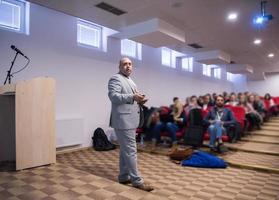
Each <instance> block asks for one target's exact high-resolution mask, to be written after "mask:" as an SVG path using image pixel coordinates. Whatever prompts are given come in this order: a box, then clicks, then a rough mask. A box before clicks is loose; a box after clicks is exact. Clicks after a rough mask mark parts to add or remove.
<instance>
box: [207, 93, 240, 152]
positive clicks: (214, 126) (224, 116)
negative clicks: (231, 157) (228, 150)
mask: <svg viewBox="0 0 279 200" xmlns="http://www.w3.org/2000/svg"><path fill="white" fill-rule="evenodd" d="M205 123H206V124H208V125H209V127H208V132H209V134H210V143H209V147H210V149H211V150H212V151H215V152H216V151H222V149H223V141H222V134H223V133H226V128H228V127H230V126H233V125H235V123H236V120H235V118H234V116H233V113H232V111H231V110H230V109H228V108H225V107H224V97H223V96H222V95H218V96H217V98H216V105H215V107H213V108H212V109H211V110H210V111H209V113H208V114H207V116H206V117H205ZM216 142H217V146H216Z"/></svg>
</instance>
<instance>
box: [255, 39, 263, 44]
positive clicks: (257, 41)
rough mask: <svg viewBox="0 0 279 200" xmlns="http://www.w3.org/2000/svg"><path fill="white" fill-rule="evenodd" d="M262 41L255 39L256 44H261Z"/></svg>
mask: <svg viewBox="0 0 279 200" xmlns="http://www.w3.org/2000/svg"><path fill="white" fill-rule="evenodd" d="M261 43H262V40H261V39H255V40H254V44H261Z"/></svg>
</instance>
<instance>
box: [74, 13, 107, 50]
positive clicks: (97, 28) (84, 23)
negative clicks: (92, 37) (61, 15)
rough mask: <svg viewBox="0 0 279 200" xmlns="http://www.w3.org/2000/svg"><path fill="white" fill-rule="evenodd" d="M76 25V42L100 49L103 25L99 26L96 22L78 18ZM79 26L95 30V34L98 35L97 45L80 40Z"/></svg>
mask: <svg viewBox="0 0 279 200" xmlns="http://www.w3.org/2000/svg"><path fill="white" fill-rule="evenodd" d="M76 27H77V43H78V45H80V46H83V47H89V48H93V49H99V50H101V49H102V43H103V27H102V26H99V25H98V24H95V23H92V22H90V21H87V20H84V19H80V18H78V19H77V26H76ZM80 27H83V28H87V29H91V30H95V31H96V32H97V33H98V34H96V35H98V37H99V38H98V42H97V43H98V44H97V46H95V45H94V44H90V43H86V42H84V41H82V35H81V33H80V32H81V30H80ZM93 43H94V42H93Z"/></svg>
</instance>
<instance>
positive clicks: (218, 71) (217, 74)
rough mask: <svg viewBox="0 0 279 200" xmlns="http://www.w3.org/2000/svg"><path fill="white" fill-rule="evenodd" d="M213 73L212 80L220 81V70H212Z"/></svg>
mask: <svg viewBox="0 0 279 200" xmlns="http://www.w3.org/2000/svg"><path fill="white" fill-rule="evenodd" d="M213 73H214V78H217V79H221V68H214V69H213Z"/></svg>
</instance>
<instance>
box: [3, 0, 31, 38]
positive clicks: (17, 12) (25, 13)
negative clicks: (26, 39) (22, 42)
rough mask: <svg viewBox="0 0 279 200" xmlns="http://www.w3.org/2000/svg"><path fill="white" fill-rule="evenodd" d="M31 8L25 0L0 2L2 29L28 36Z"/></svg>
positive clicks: (4, 0)
mask: <svg viewBox="0 0 279 200" xmlns="http://www.w3.org/2000/svg"><path fill="white" fill-rule="evenodd" d="M29 8H30V4H29V3H28V2H26V1H23V0H0V28H2V29H6V30H9V31H15V32H19V33H25V34H27V35H28V34H29Z"/></svg>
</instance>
